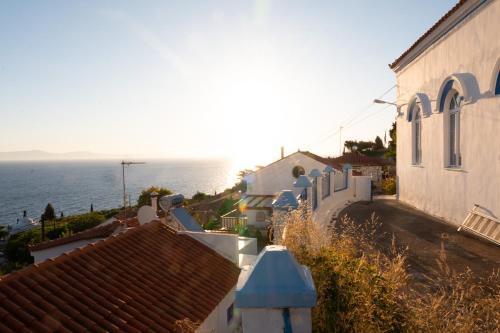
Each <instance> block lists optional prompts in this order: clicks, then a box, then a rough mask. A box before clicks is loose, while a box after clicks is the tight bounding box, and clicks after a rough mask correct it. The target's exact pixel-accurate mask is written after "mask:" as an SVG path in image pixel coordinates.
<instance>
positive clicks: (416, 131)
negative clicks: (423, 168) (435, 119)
mask: <svg viewBox="0 0 500 333" xmlns="http://www.w3.org/2000/svg"><path fill="white" fill-rule="evenodd" d="M409 120H410V121H411V126H412V154H413V158H412V162H413V164H414V165H420V164H421V163H422V110H421V109H420V105H419V104H418V103H417V101H416V100H415V101H414V102H413V104H412V106H411V109H410V113H409Z"/></svg>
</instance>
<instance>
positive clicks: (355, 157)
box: [332, 151, 394, 166]
mask: <svg viewBox="0 0 500 333" xmlns="http://www.w3.org/2000/svg"><path fill="white" fill-rule="evenodd" d="M332 160H333V161H334V162H335V163H337V164H341V165H344V164H346V163H348V164H351V165H353V166H354V165H365V166H383V165H394V162H393V161H390V160H386V159H384V158H379V157H371V156H367V155H365V154H362V153H360V152H359V151H354V152H351V153H345V154H344V155H342V156H339V157H335V158H333V159H332Z"/></svg>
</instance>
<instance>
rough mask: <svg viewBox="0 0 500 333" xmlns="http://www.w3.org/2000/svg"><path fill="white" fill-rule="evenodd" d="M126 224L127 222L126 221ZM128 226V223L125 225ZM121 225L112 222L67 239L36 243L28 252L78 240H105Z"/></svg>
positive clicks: (118, 222)
mask: <svg viewBox="0 0 500 333" xmlns="http://www.w3.org/2000/svg"><path fill="white" fill-rule="evenodd" d="M127 222H128V221H127ZM127 224H128V223H127ZM122 225H123V223H122V222H120V221H114V222H112V223H109V224H106V225H103V226H97V227H95V228H91V229H88V230H85V231H82V232H79V233H76V234H74V235H71V236H68V237H62V238H57V239H53V240H49V241H46V242H43V243H38V244H35V245H32V246H30V247H29V249H30V251H40V250H45V249H49V248H52V247H55V246H60V245H64V244H69V243H73V242H76V241H79V240H86V239H94V238H106V237H108V236H110V235H111V234H112V233H113V232H115V230H116V229H117V228H119V227H120V226H122Z"/></svg>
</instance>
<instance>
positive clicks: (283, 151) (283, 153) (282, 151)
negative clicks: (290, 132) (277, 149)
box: [281, 146, 285, 158]
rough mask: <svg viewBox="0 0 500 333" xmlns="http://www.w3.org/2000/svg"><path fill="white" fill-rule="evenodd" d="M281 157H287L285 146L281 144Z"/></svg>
mask: <svg viewBox="0 0 500 333" xmlns="http://www.w3.org/2000/svg"><path fill="white" fill-rule="evenodd" d="M281 158H285V147H283V146H281Z"/></svg>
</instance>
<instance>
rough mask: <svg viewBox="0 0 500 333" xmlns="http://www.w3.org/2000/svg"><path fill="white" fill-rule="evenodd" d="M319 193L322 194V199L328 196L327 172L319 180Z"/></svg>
mask: <svg viewBox="0 0 500 333" xmlns="http://www.w3.org/2000/svg"><path fill="white" fill-rule="evenodd" d="M321 193H323V199H324V198H326V197H328V196H330V173H329V172H327V173H325V174H324V175H323V178H321Z"/></svg>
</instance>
